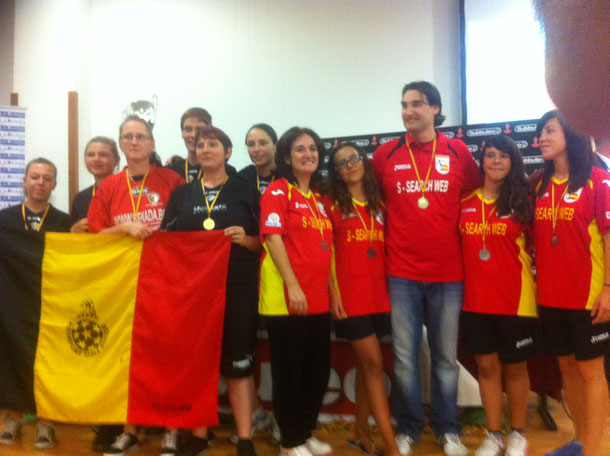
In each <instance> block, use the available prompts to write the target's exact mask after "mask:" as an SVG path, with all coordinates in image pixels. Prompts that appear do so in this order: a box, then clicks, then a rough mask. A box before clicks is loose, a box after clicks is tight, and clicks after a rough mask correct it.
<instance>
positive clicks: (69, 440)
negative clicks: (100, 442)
mask: <svg viewBox="0 0 610 456" xmlns="http://www.w3.org/2000/svg"><path fill="white" fill-rule="evenodd" d="M549 409H550V411H551V414H552V415H553V418H554V419H555V421H556V422H557V425H558V428H559V429H558V430H557V431H555V432H553V431H548V430H546V429H545V428H544V426H543V424H542V422H541V420H540V418H539V416H538V413H537V411H536V402H535V396H533V395H532V399H531V400H530V407H529V410H528V428H527V437H528V439H529V443H530V449H529V456H543V455H544V454H545V453H546V452H547V451H550V450H552V449H553V448H556V447H557V446H559V445H561V444H562V443H564V442H566V441H568V440H570V439H571V438H572V425H571V421H570V419H569V417H568V416H567V415H566V413H565V412H564V410H563V408H562V406H561V404H560V403H558V402H556V401H554V400H552V399H551V400H549ZM326 428H332V429H333V430H331V431H329V430H325V429H320V430H317V431H316V436H317V437H318V438H320V439H323V440H326V441H327V442H329V443H330V444H331V445H332V447H333V450H334V454H335V455H345V456H352V455H353V456H358V455H360V456H362V453H360V452H359V451H356V450H354V449H352V448H351V447H350V446H349V445H347V443H346V440H347V439H348V438H350V437H351V433H350V432H349V431H348V430H345V429H342V428H341V427H340V426H326ZM35 433H36V425H35V424H31V423H28V424H24V425H23V432H22V437H21V441H20V442H17V443H15V444H14V445H13V446H5V445H0V455H1V456H33V455H37V456H43V455H48V456H51V455H61V456H89V455H92V456H93V455H99V453H94V452H93V451H91V449H90V446H91V440H92V438H93V433H92V431H91V428H90V427H88V426H76V425H67V424H57V425H56V433H57V440H58V442H57V446H56V447H54V448H51V449H48V450H45V451H37V450H35V449H34V447H33V442H34V434H35ZM230 433H231V429H230V428H228V427H225V428H219V429H218V430H217V431H216V434H217V436H218V438H217V439H216V443H215V445H214V447H213V448H212V449H210V451H209V452H208V453H207V456H233V455H235V448H234V447H233V446H232V445H231V444H230V443H229V441H228V438H229V435H230ZM377 440H378V439H377ZM482 440H483V437H482V436H481V435H472V434H471V435H467V434H466V435H463V442H464V444H465V445H466V446H467V447H468V448H469V449H470V451H471V454H474V451H475V450H476V448H477V447H478V445H479V444H480V443H481V441H482ZM254 444H255V447H256V450H257V454H258V456H276V455H277V454H278V449H277V447H274V446H272V445H270V444H269V440H268V436H267V435H261V436H257V437H256V438H255V439H254ZM160 445H161V440H160V439H155V440H152V441H146V442H142V443H141V445H140V449H139V450H138V451H135V452H133V453H130V455H134V456H136V455H142V456H152V455H155V456H156V455H158V454H159V449H160ZM412 454H413V455H414V456H417V455H422V456H423V455H426V456H435V455H439V456H441V455H442V454H443V453H442V451H441V449H440V447H439V446H438V445H437V444H436V443H435V440H434V437H433V436H432V435H431V434H425V435H424V436H423V438H422V442H421V443H420V444H418V445H417V446H416V447H415V448H414V451H413V453H412ZM600 454H607V455H610V416H609V419H607V420H606V428H605V436H604V440H603V443H602V451H601V453H600Z"/></svg>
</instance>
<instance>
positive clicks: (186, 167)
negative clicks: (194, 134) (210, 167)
mask: <svg viewBox="0 0 610 456" xmlns="http://www.w3.org/2000/svg"><path fill="white" fill-rule="evenodd" d="M197 179H201V168H199V173H198V174H197ZM184 180H185V181H186V182H190V181H189V161H188V159H186V160H184Z"/></svg>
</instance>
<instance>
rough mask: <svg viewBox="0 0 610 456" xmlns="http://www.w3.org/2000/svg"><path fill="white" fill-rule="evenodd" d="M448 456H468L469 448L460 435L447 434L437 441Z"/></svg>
mask: <svg viewBox="0 0 610 456" xmlns="http://www.w3.org/2000/svg"><path fill="white" fill-rule="evenodd" d="M436 440H437V441H438V443H439V445H440V446H442V447H443V452H444V453H445V455H446V456H467V454H468V448H466V447H465V446H464V444H463V443H462V441H461V440H460V436H459V435H458V434H453V433H451V432H447V433H445V434H443V435H441V436H440V437H439V438H437V439H436Z"/></svg>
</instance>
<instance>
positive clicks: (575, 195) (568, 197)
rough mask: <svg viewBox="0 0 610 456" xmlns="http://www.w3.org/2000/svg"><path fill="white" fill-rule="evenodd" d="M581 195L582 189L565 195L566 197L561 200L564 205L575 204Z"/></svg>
mask: <svg viewBox="0 0 610 456" xmlns="http://www.w3.org/2000/svg"><path fill="white" fill-rule="evenodd" d="M581 193H582V187H581V188H579V189H578V190H576V191H575V192H574V193H566V196H564V197H563V200H564V201H565V202H566V203H575V202H576V201H578V198H580V194H581Z"/></svg>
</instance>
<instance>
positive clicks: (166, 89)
mask: <svg viewBox="0 0 610 456" xmlns="http://www.w3.org/2000/svg"><path fill="white" fill-rule="evenodd" d="M457 5H458V2H457V1H455V0H431V1H423V0H413V1H405V0H386V1H384V0H361V1H357V0H335V1H327V0H308V1H307V0H285V1H282V2H278V1H274V0H257V1H252V0H223V1H216V0H173V1H171V2H168V1H161V0H147V1H141V0H89V1H83V0H44V1H43V0H40V1H34V0H16V9H15V52H14V78H13V86H14V90H15V91H17V92H18V93H19V97H20V104H21V105H22V106H26V107H27V108H28V135H27V145H28V153H27V154H28V155H27V158H28V159H30V158H34V157H35V156H39V155H44V156H47V157H49V158H50V159H52V160H54V161H55V162H56V163H57V165H58V166H59V168H60V183H59V184H58V187H57V189H56V191H55V197H54V203H55V204H56V205H57V206H58V207H60V208H62V209H67V208H68V201H67V200H68V196H67V195H68V182H67V94H66V92H67V91H68V90H77V91H78V92H79V101H80V110H79V118H80V119H79V120H80V144H81V148H80V149H81V152H82V149H83V148H84V145H85V143H86V141H87V139H88V138H90V137H91V136H93V135H98V134H105V135H109V136H112V137H114V138H116V136H117V128H118V125H119V123H120V121H121V112H122V110H123V109H124V108H125V106H126V105H127V104H128V103H129V102H130V101H132V100H135V99H140V98H144V99H151V97H152V95H153V94H155V95H157V96H158V99H159V104H158V110H157V124H156V126H155V137H156V140H157V150H158V151H159V153H160V155H161V156H162V158H163V159H166V158H168V157H169V156H171V155H173V154H176V153H177V154H180V155H184V154H185V150H184V146H183V143H182V140H181V138H180V131H179V118H180V115H181V114H182V112H183V111H184V110H185V109H187V108H189V107H191V106H202V107H204V108H206V109H208V110H209V111H210V113H211V114H212V116H213V120H214V124H215V125H217V126H219V127H221V128H223V129H224V130H225V131H226V132H227V133H228V134H229V136H230V137H231V139H232V140H233V142H234V145H235V147H234V155H233V157H232V158H231V163H232V164H233V165H234V166H236V167H237V168H238V169H239V168H241V167H242V166H244V165H246V164H248V158H247V153H246V151H245V146H243V137H244V135H245V132H246V130H247V128H248V127H249V126H250V125H251V124H253V123H256V122H267V123H269V124H271V125H272V126H274V128H275V129H276V130H277V131H278V134H281V133H282V132H283V131H284V130H285V129H287V128H288V127H290V126H292V125H302V126H310V127H312V128H313V129H315V130H316V131H317V132H318V133H319V134H320V135H321V136H332V135H350V134H364V133H373V132H387V131H396V130H401V129H402V128H403V127H402V122H401V119H400V105H399V101H400V90H401V88H402V85H403V84H404V83H406V82H408V81H411V80H415V79H427V80H430V81H432V82H434V83H435V84H436V85H437V86H438V88H439V90H440V91H441V94H442V95H443V104H444V106H443V109H444V111H446V114H447V117H448V119H447V122H446V124H447V125H450V124H456V123H459V122H460V118H459V112H460V106H459V66H458V65H459V19H458V6H457ZM91 182H92V181H91V179H90V177H89V176H88V175H87V172H86V170H85V169H84V165H83V164H82V163H81V179H80V184H81V188H82V187H85V186H87V185H90V184H91Z"/></svg>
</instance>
